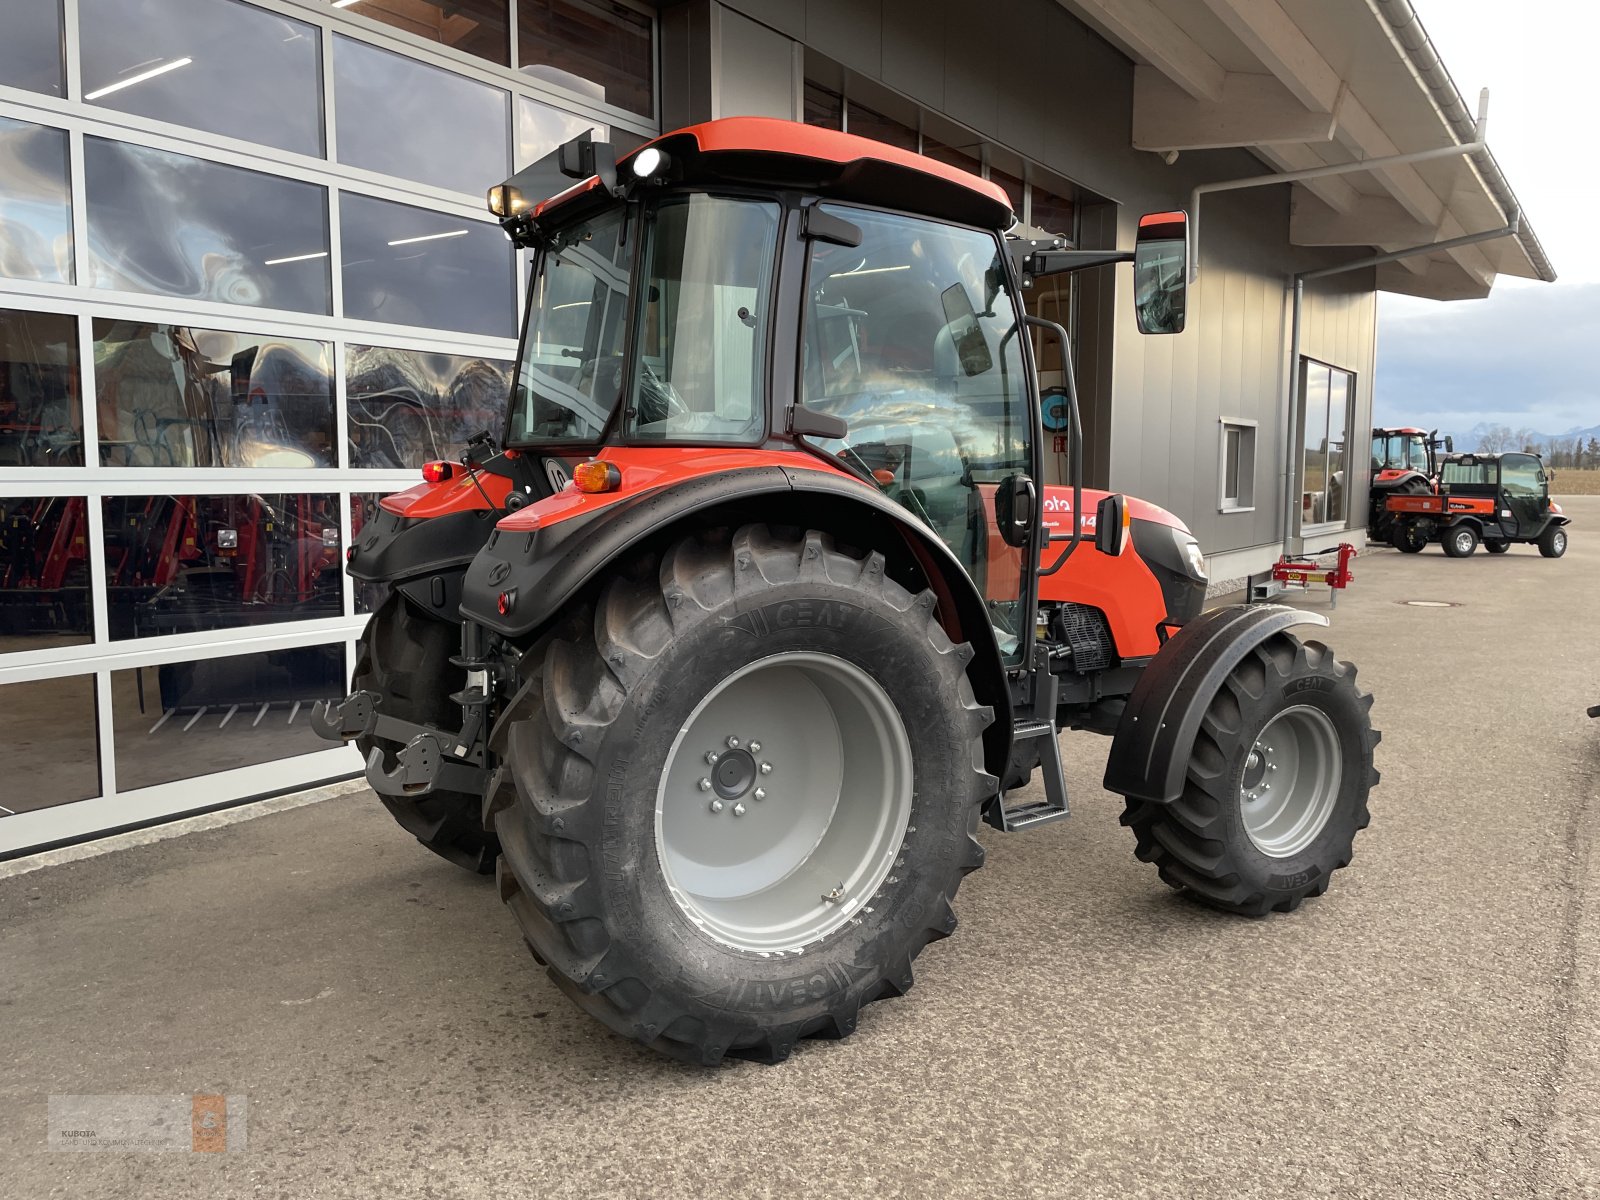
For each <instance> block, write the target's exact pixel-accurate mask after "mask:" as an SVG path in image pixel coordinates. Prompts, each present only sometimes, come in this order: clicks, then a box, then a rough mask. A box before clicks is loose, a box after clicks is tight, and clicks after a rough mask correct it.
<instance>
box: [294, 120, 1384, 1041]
mask: <svg viewBox="0 0 1600 1200" xmlns="http://www.w3.org/2000/svg"><path fill="white" fill-rule="evenodd" d="M490 207H491V209H492V210H493V211H494V212H495V213H496V214H497V215H498V216H499V217H500V218H501V222H502V225H503V226H504V228H505V229H506V231H507V233H508V234H509V235H510V237H511V239H512V241H513V242H514V243H515V244H516V245H517V246H519V247H521V248H526V249H530V250H532V251H534V253H535V262H534V266H533V274H532V280H531V286H530V293H529V297H530V298H529V306H528V313H527V318H526V324H525V327H524V330H523V334H522V342H521V348H520V352H519V363H518V368H517V373H516V378H515V383H514V386H513V390H512V395H511V402H510V405H509V408H508V414H507V423H506V428H505V431H504V439H503V445H504V449H502V450H500V451H499V452H495V451H494V449H493V447H492V446H491V445H489V444H488V443H487V442H486V441H479V442H478V443H477V444H475V445H473V446H471V447H469V448H468V451H467V453H466V454H465V455H464V456H463V461H462V462H461V463H460V464H454V463H446V462H440V463H433V464H429V466H428V467H426V468H425V469H424V478H425V482H424V483H422V484H420V485H419V486H417V487H414V488H412V489H410V490H409V491H406V492H402V493H400V494H398V495H395V496H389V497H386V498H384V500H383V501H382V502H381V505H380V510H379V512H378V514H377V515H376V517H375V518H374V519H373V520H370V521H368V522H365V523H364V524H363V527H362V531H361V535H360V537H359V539H357V540H356V542H355V543H354V544H353V545H352V546H351V548H350V550H349V552H348V555H349V563H348V570H349V571H350V573H351V574H352V575H353V576H355V577H356V578H357V579H358V580H362V581H367V582H373V583H378V582H381V583H386V584H389V585H391V587H392V592H391V594H390V597H389V599H388V600H387V601H386V602H385V603H384V605H383V607H382V608H381V609H380V610H379V611H378V612H377V613H376V614H374V616H373V618H372V620H371V622H370V624H369V626H368V628H367V631H366V633H365V634H364V636H363V638H362V642H361V653H360V657H359V661H358V665H357V669H356V674H355V679H354V686H355V689H356V690H355V691H354V692H353V693H352V694H351V695H350V696H349V697H347V698H346V699H345V700H344V701H342V702H341V703H338V704H332V705H327V706H323V707H321V708H319V710H318V711H317V712H316V713H315V715H314V717H313V720H314V722H315V723H316V724H317V726H318V727H319V731H320V732H322V733H324V735H325V736H327V737H330V738H333V739H338V740H344V741H354V742H355V743H356V744H357V745H359V746H360V747H361V748H362V750H363V752H364V754H365V755H366V759H367V778H368V780H369V781H370V782H371V784H372V786H373V787H374V789H375V790H376V791H377V792H378V793H379V795H380V796H381V797H382V798H383V800H384V802H385V803H386V804H387V805H388V807H389V808H390V810H391V811H392V812H393V813H394V815H395V816H396V817H397V818H398V819H399V821H400V822H401V824H402V825H404V826H405V827H406V828H408V829H409V830H411V831H412V832H413V833H414V834H416V835H417V836H418V837H419V838H420V839H421V840H422V841H423V843H424V844H425V845H427V846H428V847H429V848H431V849H433V850H435V851H437V852H438V853H440V854H442V855H444V856H446V857H448V858H451V859H453V860H454V861H456V862H459V863H462V864H463V865H466V866H469V867H472V868H475V869H478V870H491V869H492V870H495V871H496V872H497V875H498V881H499V889H500V894H501V896H502V898H503V899H504V900H505V902H506V904H507V905H508V906H509V907H510V909H511V911H512V913H513V915H514V916H515V917H516V919H517V921H518V922H519V924H520V925H521V928H522V931H523V934H524V936H525V938H526V940H527V942H528V944H529V946H530V947H531V948H532V950H533V952H534V954H535V956H536V957H537V958H538V959H539V961H540V962H542V963H543V964H545V965H546V967H547V968H548V970H549V973H550V976H551V978H552V979H553V980H554V981H555V983H556V984H557V985H558V986H559V987H560V988H561V990H562V991H563V992H565V993H566V994H567V995H568V996H569V997H571V998H572V999H573V1000H574V1001H575V1002H576V1003H577V1004H578V1005H580V1006H581V1007H582V1008H584V1009H585V1010H586V1011H588V1012H590V1013H591V1014H593V1015H594V1016H595V1017H597V1018H598V1019H599V1020H601V1021H602V1022H604V1023H605V1024H606V1025H607V1026H608V1027H610V1028H611V1029H613V1030H615V1031H617V1032H618V1033H621V1034H623V1035H625V1036H629V1037H633V1038H636V1039H638V1040H639V1041H641V1042H643V1043H645V1044H647V1045H650V1046H652V1047H654V1048H656V1049H657V1050H660V1051H661V1052H663V1053H665V1054H668V1055H671V1056H673V1057H675V1058H679V1059H683V1060H686V1061H690V1062H696V1063H705V1064H713V1063H716V1062H718V1061H720V1060H721V1059H723V1058H724V1057H725V1056H730V1055H731V1056H736V1057H743V1058H753V1059H757V1060H761V1061H767V1062H776V1061H779V1060H781V1059H783V1058H785V1057H787V1056H788V1054H789V1053H790V1051H791V1050H792V1048H793V1047H794V1045H795V1043H796V1042H797V1041H799V1040H800V1039H802V1038H806V1037H817V1036H820V1037H835V1038H836V1037H843V1036H846V1035H848V1034H849V1033H851V1032H852V1031H853V1030H854V1029H855V1027H856V1024H857V1020H858V1014H859V1012H860V1009H861V1007H862V1006H863V1005H865V1004H867V1003H870V1002H871V1001H874V1000H878V999H880V998H883V997H886V996H896V995H901V994H903V993H904V992H905V991H906V990H907V989H908V988H909V987H910V986H911V984H912V966H911V963H912V960H913V958H914V957H915V956H916V955H917V954H918V953H919V952H920V951H921V949H922V948H923V947H924V946H925V945H926V944H927V943H928V942H930V941H933V940H936V939H938V938H942V937H945V936H947V935H948V934H949V933H950V932H951V931H952V930H953V929H954V928H955V925H956V918H955V913H954V910H953V908H952V901H953V899H954V895H955V892H956V889H957V887H958V885H959V883H960V880H961V877H962V876H963V875H965V874H966V873H967V872H969V871H971V870H973V869H974V868H976V867H978V866H979V865H981V863H982V861H983V848H982V846H981V845H980V844H979V843H978V841H977V840H976V838H975V837H974V833H975V832H976V827H977V823H978V821H979V820H987V821H988V822H989V823H990V824H991V825H993V826H995V827H997V828H999V829H1002V830H1020V829H1026V828H1034V827H1038V826H1040V825H1043V824H1045V823H1047V822H1049V821H1052V820H1055V819H1057V818H1059V817H1062V816H1065V815H1066V813H1067V796H1066V787H1065V783H1064V780H1063V776H1062V770H1061V761H1060V757H1059V751H1058V743H1057V733H1058V731H1059V730H1060V729H1062V728H1064V727H1067V726H1081V727H1084V728H1089V729H1094V730H1098V731H1101V732H1105V733H1109V734H1112V735H1113V737H1114V740H1113V742H1112V747H1111V754H1110V758H1109V761H1108V764H1107V768H1106V772H1105V786H1106V787H1107V788H1108V789H1109V790H1111V791H1113V792H1116V793H1118V794H1120V795H1122V796H1124V797H1126V798H1127V808H1126V811H1125V813H1124V816H1123V822H1124V823H1125V824H1127V825H1128V826H1130V827H1131V829H1132V831H1133V833H1134V835H1135V848H1136V853H1137V855H1138V856H1139V858H1141V859H1142V860H1144V861H1147V862H1151V863H1153V864H1154V865H1155V866H1156V867H1157V868H1158V870H1159V872H1160V874H1161V877H1162V878H1163V879H1164V880H1165V881H1166V882H1167V883H1169V884H1170V885H1172V886H1173V887H1176V888H1181V889H1183V890H1185V891H1186V892H1188V893H1189V894H1191V895H1193V896H1194V897H1196V898H1198V899H1199V900H1201V901H1203V902H1205V903H1207V904H1210V905H1213V906H1215V907H1218V908H1222V909H1226V910H1229V911H1233V912H1238V913H1246V914H1252V915H1261V914H1265V913H1268V912H1271V911H1273V910H1282V911H1287V910H1289V909H1292V908H1294V907H1296V906H1297V905H1298V904H1299V903H1300V902H1301V901H1302V900H1304V899H1305V898H1307V897H1310V896H1317V895H1320V894H1321V893H1322V892H1323V891H1324V889H1325V888H1326V887H1327V885H1328V881H1329V877H1330V875H1331V874H1332V872H1334V871H1335V870H1337V869H1338V868H1340V867H1343V866H1345V865H1346V864H1347V863H1348V862H1349V860H1350V857H1351V853H1352V851H1351V846H1352V841H1353V839H1354V836H1355V834H1356V832H1357V831H1358V830H1359V829H1361V828H1363V827H1364V826H1365V825H1366V823H1367V819H1368V814H1367V798H1368V793H1369V790H1370V789H1371V787H1372V786H1373V785H1375V784H1376V783H1377V772H1376V771H1375V770H1374V769H1373V747H1374V746H1375V744H1376V742H1377V740H1378V735H1377V733H1376V732H1375V731H1374V730H1373V729H1372V726H1371V722H1370V720H1369V715H1368V710H1369V708H1370V706H1371V697H1370V696H1368V695H1366V694H1365V693H1363V692H1362V691H1361V690H1360V689H1359V688H1357V686H1356V682H1355V675H1356V672H1355V669H1354V668H1353V667H1351V666H1350V665H1349V664H1348V663H1343V662H1340V661H1338V660H1337V659H1336V658H1335V657H1334V656H1333V654H1332V653H1331V652H1330V651H1329V650H1328V649H1327V647H1325V646H1323V645H1322V644H1321V643H1318V642H1314V641H1301V640H1300V639H1298V638H1297V637H1295V636H1294V635H1293V634H1292V633H1290V632H1289V630H1290V629H1291V628H1292V627H1294V626H1296V625H1303V624H1326V620H1325V619H1324V618H1321V617H1319V616H1314V615H1312V614H1309V613H1302V612H1298V611H1295V610H1292V609H1288V608H1283V607H1278V606H1261V605H1257V606H1251V607H1237V608H1223V609H1217V610H1214V611H1211V612H1208V613H1203V614H1202V612H1201V609H1202V606H1203V602H1204V595H1205V586H1206V578H1205V572H1204V564H1203V560H1202V558H1201V556H1200V551H1199V547H1198V546H1197V545H1196V543H1195V540H1194V538H1193V537H1191V536H1190V535H1189V533H1188V531H1187V530H1186V529H1185V528H1184V527H1183V524H1182V522H1180V521H1179V520H1178V519H1177V518H1175V517H1173V516H1172V515H1171V514H1169V513H1166V512H1163V511H1162V510H1160V509H1158V508H1156V507H1154V506H1152V505H1147V504H1144V503H1143V502H1141V501H1138V500H1135V499H1130V498H1128V497H1125V496H1121V495H1115V494H1113V495H1102V494H1098V493H1089V492H1085V491H1084V490H1083V489H1082V487H1081V478H1082V437H1081V431H1080V426H1079V422H1078V408H1077V399H1076V392H1075V387H1074V384H1073V382H1072V381H1073V375H1072V371H1071V363H1070V346H1069V343H1068V339H1067V335H1066V332H1065V330H1063V329H1062V328H1061V327H1060V326H1059V325H1055V324H1054V323H1052V322H1049V321H1044V320H1041V319H1039V318H1037V317H1033V316H1030V315H1028V314H1027V312H1026V310H1025V308H1024V305H1023V299H1024V297H1025V296H1026V295H1027V292H1028V289H1029V288H1030V287H1031V286H1032V285H1033V282H1034V281H1035V280H1036V279H1039V278H1041V277H1043V276H1047V275H1051V274H1058V273H1061V272H1065V271H1076V270H1085V269H1093V268H1100V267H1105V266H1108V265H1111V264H1115V263H1120V262H1130V261H1131V262H1132V263H1133V270H1134V280H1135V302H1136V311H1137V315H1138V318H1139V325H1140V329H1141V331H1143V332H1146V333H1151V334H1175V333H1179V332H1181V330H1182V328H1183V325H1184V317H1185V314H1184V299H1185V283H1186V270H1187V262H1188V253H1187V239H1186V223H1185V218H1184V215H1183V214H1182V213H1159V214H1151V215H1149V216H1146V217H1144V218H1143V219H1142V220H1141V221H1140V222H1139V226H1138V238H1137V245H1136V247H1135V249H1134V250H1131V251H1115V250H1097V251H1077V250H1071V249H1068V248H1067V247H1065V246H1063V245H1062V244H1061V243H1060V242H1059V241H1044V242H1039V241H1027V240H1020V239H1016V238H1008V237H1007V236H1006V234H1005V231H1006V230H1008V229H1009V228H1010V227H1011V226H1012V225H1013V224H1014V217H1013V214H1012V212H1011V207H1010V202H1009V200H1008V199H1007V197H1006V194H1005V192H1004V191H1003V190H1002V189H1001V188H1000V187H999V186H998V185H997V184H995V183H992V182H990V181H987V180H983V179H980V178H977V177H975V176H973V175H970V174H967V173H965V172H963V171H960V170H958V169H956V168H953V167H950V166H947V165H944V164H941V163H938V162H936V161H933V160H931V159H928V158H923V157H921V156H918V155H915V154H911V153H907V152H905V151H902V150H898V149H895V148H893V147H889V146H885V145H881V144H879V143H875V142H871V141H868V140H866V139H863V138H859V137H855V136H851V135H848V134H842V133H836V132H832V131H827V130H821V129H816V128H811V127H806V126H801V125H795V124H792V123H789V122H784V121H772V120H765V119H757V118H730V119H725V120H721V121H714V122H711V123H709V124H705V125H698V126H694V127H692V128H688V129H683V130H679V131H677V132H674V133H670V134H667V135H666V136H664V137H661V138H659V139H657V140H656V141H654V142H651V143H648V144H647V145H645V146H643V147H641V148H640V149H638V150H636V151H634V152H633V153H631V154H630V155H628V156H627V157H625V158H623V159H621V160H620V161H618V160H617V159H616V157H615V155H614V153H613V151H612V149H611V147H610V146H608V145H606V144H604V143H600V142H595V141H593V140H592V139H591V138H590V137H589V136H588V135H585V136H584V137H582V138H579V139H575V140H574V141H572V142H569V143H567V144H566V145H563V146H562V147H560V148H558V149H557V150H556V151H555V152H554V153H553V154H551V155H550V156H548V157H547V158H545V159H543V160H540V162H538V163H536V164H534V165H533V166H531V167H529V168H527V169H526V170H524V171H523V172H520V173H519V174H518V175H516V176H513V177H512V179H510V180H508V181H507V182H506V183H505V184H503V185H501V186H499V187H497V188H495V189H493V191H492V192H491V194H490ZM1035 331H1038V332H1040V333H1042V334H1043V335H1044V336H1047V337H1054V338H1056V339H1058V340H1059V342H1060V344H1061V351H1062V356H1063V360H1064V367H1065V370H1064V377H1065V381H1066V382H1065V388H1066V401H1067V408H1068V412H1069V430H1070V431H1069V434H1068V440H1069V458H1070V462H1071V471H1072V479H1073V483H1072V486H1071V487H1063V488H1056V487H1045V488H1041V487H1039V486H1038V485H1037V484H1036V482H1035V481H1036V480H1038V479H1039V478H1040V477H1041V475H1042V473H1043V466H1044V460H1043V453H1042V446H1041V443H1042V428H1041V417H1040V400H1041V397H1040V391H1039V384H1038V378H1037V374H1036V370H1035V364H1034V357H1033V356H1034V349H1033V345H1032V335H1033V333H1034V332H1035ZM1091 506H1092V517H1093V519H1092V520H1091V519H1090V517H1091ZM1036 767H1038V768H1041V769H1042V771H1043V789H1042V790H1043V799H1042V800H1039V801H1034V802H1031V803H1026V804H1019V803H1017V802H1016V801H1015V800H1013V799H1011V794H1012V793H1013V792H1014V791H1015V790H1016V789H1018V788H1020V787H1021V786H1022V785H1023V784H1024V783H1025V782H1026V781H1027V779H1028V778H1029V776H1030V774H1031V773H1032V771H1033V770H1034V769H1035V768H1036Z"/></svg>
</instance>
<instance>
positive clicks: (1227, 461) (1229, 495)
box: [1222, 429, 1244, 504]
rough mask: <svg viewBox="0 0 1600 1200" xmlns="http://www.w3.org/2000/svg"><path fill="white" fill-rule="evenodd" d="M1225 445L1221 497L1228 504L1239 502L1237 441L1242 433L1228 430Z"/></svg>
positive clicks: (1238, 441) (1240, 438) (1241, 436)
mask: <svg viewBox="0 0 1600 1200" xmlns="http://www.w3.org/2000/svg"><path fill="white" fill-rule="evenodd" d="M1226 437H1227V445H1226V448H1225V450H1224V452H1223V460H1224V461H1223V466H1222V498H1223V500H1225V501H1226V502H1228V503H1230V504H1237V503H1238V502H1239V443H1240V441H1241V440H1242V438H1243V437H1244V435H1243V434H1242V433H1241V432H1240V431H1239V430H1237V429H1230V430H1228V432H1227V434H1226Z"/></svg>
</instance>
